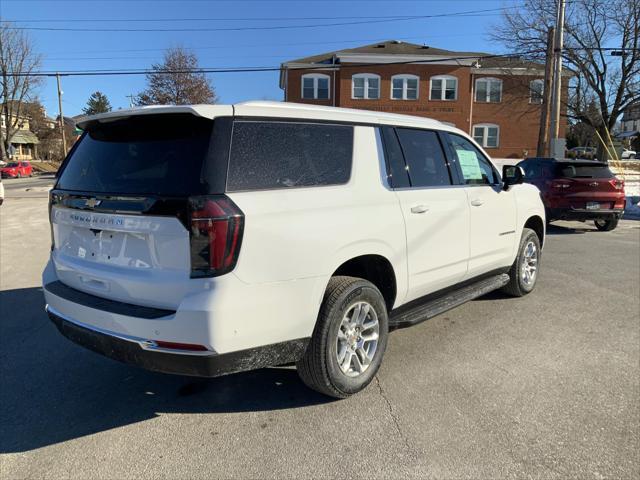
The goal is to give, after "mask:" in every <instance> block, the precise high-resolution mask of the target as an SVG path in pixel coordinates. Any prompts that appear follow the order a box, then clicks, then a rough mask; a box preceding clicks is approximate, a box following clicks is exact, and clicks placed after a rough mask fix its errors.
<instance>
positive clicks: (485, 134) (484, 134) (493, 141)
mask: <svg viewBox="0 0 640 480" xmlns="http://www.w3.org/2000/svg"><path fill="white" fill-rule="evenodd" d="M473 139H474V140H475V141H476V142H478V144H479V145H481V146H482V147H484V148H498V145H499V144H500V127H498V125H494V124H492V123H482V124H479V125H474V126H473Z"/></svg>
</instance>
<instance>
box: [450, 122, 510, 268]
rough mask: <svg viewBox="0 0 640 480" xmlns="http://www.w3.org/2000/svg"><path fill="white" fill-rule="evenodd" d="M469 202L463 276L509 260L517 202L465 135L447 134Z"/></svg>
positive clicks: (508, 263)
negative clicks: (465, 263)
mask: <svg viewBox="0 0 640 480" xmlns="http://www.w3.org/2000/svg"><path fill="white" fill-rule="evenodd" d="M448 138H449V140H450V147H451V150H450V152H451V154H452V155H453V156H454V157H455V162H454V164H455V165H456V167H457V170H458V172H459V176H460V178H461V180H460V181H461V183H463V184H464V191H465V194H466V196H467V202H468V205H469V266H468V271H467V275H466V278H473V277H476V276H478V275H482V274H484V273H488V272H491V271H493V270H496V269H499V268H502V267H505V266H508V265H510V264H511V263H512V261H513V258H512V255H513V252H514V247H515V242H517V241H519V240H520V239H519V238H516V217H517V212H516V201H515V198H514V194H513V191H511V190H504V189H503V188H502V184H501V182H500V176H499V175H498V172H497V171H496V170H495V168H494V167H493V165H492V164H491V162H490V161H489V160H488V159H487V158H486V157H485V155H484V154H483V153H482V152H481V151H480V150H479V149H478V148H476V146H475V145H473V144H472V143H471V142H470V141H469V140H467V139H466V138H464V137H462V136H459V135H454V134H449V135H448Z"/></svg>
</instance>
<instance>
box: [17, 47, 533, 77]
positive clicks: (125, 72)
mask: <svg viewBox="0 0 640 480" xmlns="http://www.w3.org/2000/svg"><path fill="white" fill-rule="evenodd" d="M534 52H535V51H533V50H532V51H528V52H520V53H508V54H496V55H483V54H480V55H461V56H454V57H448V58H438V59H435V60H411V61H404V62H388V63H380V62H372V63H359V64H354V65H344V66H346V67H357V68H364V67H372V66H392V65H412V64H429V63H438V62H443V61H457V60H470V59H477V60H486V59H489V58H515V59H518V60H520V56H523V55H528V54H531V53H534ZM339 66H341V65H340V64H336V65H335V66H333V65H331V64H322V65H313V66H308V67H287V70H327V69H332V68H335V67H339ZM280 70H282V67H281V66H277V67H273V66H251V67H218V68H194V69H180V70H153V69H130V70H69V71H59V72H54V71H37V72H31V73H7V74H6V75H7V76H13V77H24V76H33V77H55V76H57V75H60V76H65V77H73V76H114V75H147V74H158V73H160V74H167V75H170V74H179V73H252V72H277V71H280Z"/></svg>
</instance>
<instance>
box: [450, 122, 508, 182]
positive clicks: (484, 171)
mask: <svg viewBox="0 0 640 480" xmlns="http://www.w3.org/2000/svg"><path fill="white" fill-rule="evenodd" d="M449 141H450V142H451V147H452V149H453V153H454V154H455V156H456V158H457V160H458V162H457V163H458V165H459V167H460V170H461V173H462V178H463V179H464V183H465V184H467V185H491V184H495V183H498V176H497V174H496V172H495V170H494V168H493V166H492V165H491V163H490V162H489V161H488V160H487V159H486V158H485V156H484V155H483V154H482V153H481V152H480V150H478V149H477V148H476V147H475V146H474V145H473V144H472V143H471V142H470V141H469V140H467V139H466V138H464V137H461V136H459V135H454V134H449Z"/></svg>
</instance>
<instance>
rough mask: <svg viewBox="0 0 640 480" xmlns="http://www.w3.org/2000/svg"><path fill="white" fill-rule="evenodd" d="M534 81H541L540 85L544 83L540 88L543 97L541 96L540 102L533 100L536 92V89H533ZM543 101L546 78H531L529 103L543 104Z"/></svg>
mask: <svg viewBox="0 0 640 480" xmlns="http://www.w3.org/2000/svg"><path fill="white" fill-rule="evenodd" d="M534 83H539V84H540V85H542V88H541V89H540V91H541V92H542V97H541V98H540V101H539V102H537V101H536V102H534V101H533V93H534V92H535V90H534V89H533V84H534ZM543 102H544V80H542V79H541V78H536V79H535V80H531V81H530V82H529V103H531V104H533V105H542V103H543Z"/></svg>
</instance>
